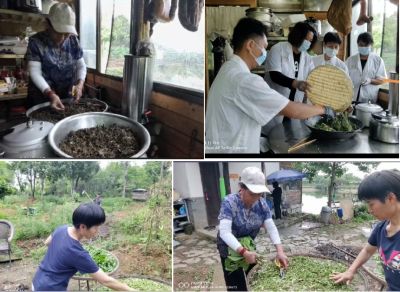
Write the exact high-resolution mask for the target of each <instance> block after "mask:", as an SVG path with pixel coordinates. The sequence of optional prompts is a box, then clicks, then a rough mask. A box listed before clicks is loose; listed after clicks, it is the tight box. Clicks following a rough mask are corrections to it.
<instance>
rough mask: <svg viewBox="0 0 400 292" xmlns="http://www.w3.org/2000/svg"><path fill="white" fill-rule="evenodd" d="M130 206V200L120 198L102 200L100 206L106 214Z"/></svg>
mask: <svg viewBox="0 0 400 292" xmlns="http://www.w3.org/2000/svg"><path fill="white" fill-rule="evenodd" d="M130 205H132V199H131V198H121V197H109V198H104V199H103V201H102V204H101V206H102V207H103V208H104V210H105V211H106V213H109V212H114V211H121V210H123V209H126V208H127V207H129V206H130Z"/></svg>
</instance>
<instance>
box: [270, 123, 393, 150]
mask: <svg viewBox="0 0 400 292" xmlns="http://www.w3.org/2000/svg"><path fill="white" fill-rule="evenodd" d="M310 134H311V131H310V130H309V129H308V128H307V126H306V125H305V124H304V122H303V121H300V120H291V121H285V122H284V123H282V124H279V125H277V126H275V127H274V128H273V129H272V130H271V131H270V132H269V134H268V140H269V146H270V149H271V150H272V151H273V152H274V153H275V154H287V153H288V149H289V147H291V146H293V145H294V144H296V143H297V142H299V141H300V140H302V139H304V138H306V137H308V136H309V135H310ZM311 139H312V138H310V139H309V140H311ZM398 153H399V144H388V143H383V142H379V141H375V140H372V139H371V138H369V129H368V128H364V129H363V130H362V132H360V133H356V134H355V135H354V136H353V137H352V138H350V139H342V140H334V139H332V140H320V139H318V140H317V141H315V142H314V143H312V144H309V145H306V146H304V147H302V148H300V149H298V150H296V151H293V152H291V153H290V154H334V155H337V154H346V155H349V154H350V155H351V154H354V155H355V156H356V155H359V154H361V155H365V154H389V155H393V154H394V155H395V154H397V156H398ZM371 156H373V155H371ZM371 158H372V157H371Z"/></svg>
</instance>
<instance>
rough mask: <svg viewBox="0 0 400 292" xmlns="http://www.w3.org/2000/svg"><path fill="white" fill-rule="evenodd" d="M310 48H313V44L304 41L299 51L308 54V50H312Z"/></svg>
mask: <svg viewBox="0 0 400 292" xmlns="http://www.w3.org/2000/svg"><path fill="white" fill-rule="evenodd" d="M310 46H311V42H310V41H309V40H304V41H303V42H302V43H301V45H300V47H299V51H300V52H307V51H308V49H309V48H310Z"/></svg>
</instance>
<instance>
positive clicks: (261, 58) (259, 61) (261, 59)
mask: <svg viewBox="0 0 400 292" xmlns="http://www.w3.org/2000/svg"><path fill="white" fill-rule="evenodd" d="M254 43H255V44H256V46H257V48H259V49H260V50H261V52H262V54H261V56H259V57H256V56H254V55H253V53H252V52H250V54H251V55H252V56H253V57H254V59H255V60H256V62H257V64H258V66H261V65H262V64H263V63H264V61H265V60H266V59H267V51H266V50H265V49H264V48H262V47H260V46H259V45H258V44H257V43H256V42H254Z"/></svg>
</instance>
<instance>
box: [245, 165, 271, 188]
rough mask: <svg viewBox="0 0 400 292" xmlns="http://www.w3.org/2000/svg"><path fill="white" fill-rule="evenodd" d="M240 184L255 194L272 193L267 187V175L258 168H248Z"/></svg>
mask: <svg viewBox="0 0 400 292" xmlns="http://www.w3.org/2000/svg"><path fill="white" fill-rule="evenodd" d="M240 182H241V183H242V184H244V185H246V187H247V188H248V189H249V190H250V191H251V192H253V193H256V194H259V193H270V191H269V190H268V188H267V186H266V185H265V175H264V174H263V173H262V171H261V170H260V169H259V168H258V167H246V168H245V169H243V171H242V174H241V176H240Z"/></svg>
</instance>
